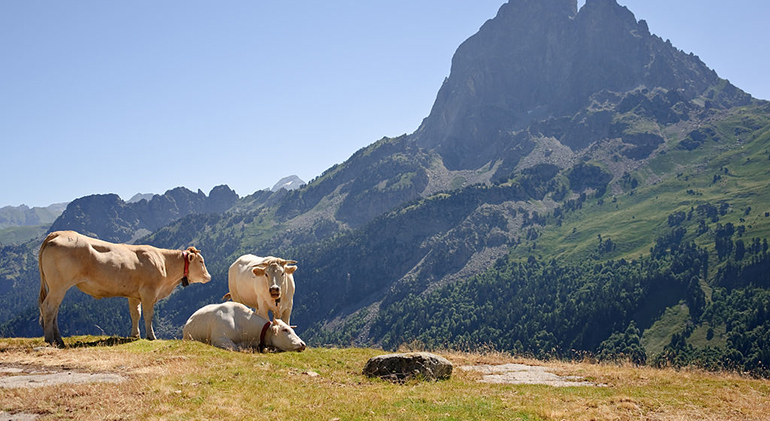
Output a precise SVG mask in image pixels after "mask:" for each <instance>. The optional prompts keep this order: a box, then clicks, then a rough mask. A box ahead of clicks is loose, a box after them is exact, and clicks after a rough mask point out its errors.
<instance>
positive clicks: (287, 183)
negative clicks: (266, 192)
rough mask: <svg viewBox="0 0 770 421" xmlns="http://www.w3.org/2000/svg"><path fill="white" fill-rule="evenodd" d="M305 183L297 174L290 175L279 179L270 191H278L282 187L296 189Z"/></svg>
mask: <svg viewBox="0 0 770 421" xmlns="http://www.w3.org/2000/svg"><path fill="white" fill-rule="evenodd" d="M303 184H305V182H304V181H302V179H301V178H299V177H297V176H296V175H290V176H288V177H284V178H282V179H280V180H278V182H277V183H275V185H274V186H273V188H272V189H270V191H273V192H276V191H278V190H281V189H286V190H294V189H298V188H300V187H301V186H302V185H303Z"/></svg>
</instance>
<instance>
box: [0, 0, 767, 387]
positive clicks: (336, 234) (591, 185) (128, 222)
mask: <svg viewBox="0 0 770 421" xmlns="http://www.w3.org/2000/svg"><path fill="white" fill-rule="evenodd" d="M769 151H770V103H768V102H765V101H760V100H757V99H754V98H752V97H751V95H749V94H748V93H745V92H743V91H742V90H740V89H739V88H737V87H735V86H733V85H732V84H730V83H729V82H728V81H726V80H724V79H721V78H719V76H718V75H717V73H716V72H714V71H713V70H711V69H709V68H708V67H707V66H706V65H705V64H704V63H703V62H702V61H701V60H700V59H699V58H698V57H697V56H695V55H693V54H686V53H684V52H682V51H680V50H678V49H677V48H675V47H674V46H672V45H671V44H670V43H669V42H667V41H663V40H662V39H661V38H659V37H657V36H655V35H653V34H651V33H650V32H649V29H648V27H647V24H646V23H645V22H644V21H637V20H636V19H635V17H634V15H633V13H632V12H631V11H629V10H628V9H627V8H625V7H622V6H620V5H618V4H617V3H616V1H615V0H587V2H586V4H585V5H584V6H583V7H582V8H581V9H580V10H579V11H578V9H577V2H576V1H575V0H511V1H509V2H508V3H506V4H504V5H503V6H502V7H501V8H500V10H499V12H498V14H497V16H496V17H495V18H494V19H491V20H489V21H487V22H486V23H485V24H484V25H483V26H482V27H481V29H480V30H479V32H478V33H477V34H475V35H474V36H472V37H471V38H469V39H468V40H467V41H466V42H464V43H463V44H462V45H461V46H460V47H459V48H458V50H457V52H456V53H455V56H454V57H453V60H452V69H451V73H450V76H449V77H448V78H447V79H446V80H445V81H444V83H443V85H442V87H441V89H440V90H439V92H438V95H437V98H436V102H435V103H434V106H433V108H432V110H431V112H430V115H429V116H428V117H427V118H425V120H424V121H423V122H422V124H421V125H420V127H419V128H418V129H417V130H416V131H415V132H414V133H413V134H411V135H405V136H401V137H398V138H383V139H381V140H379V141H377V142H375V143H373V144H371V145H369V146H367V147H365V148H362V149H361V150H359V151H358V152H356V153H355V154H353V155H352V156H351V157H350V158H349V159H348V160H347V161H345V162H344V163H342V164H339V165H335V166H334V167H332V168H329V169H328V170H327V171H325V172H324V173H323V174H322V175H321V176H319V177H317V178H316V179H314V180H312V181H311V182H309V183H308V184H307V185H304V186H302V187H300V188H298V189H294V190H288V189H280V188H279V189H274V190H273V191H267V190H264V191H259V192H256V193H254V194H252V195H250V196H246V197H242V198H239V197H237V195H235V193H234V192H232V191H231V190H229V188H226V187H225V186H220V187H218V188H216V189H215V190H216V192H215V191H214V190H212V192H211V193H210V194H209V196H208V197H206V195H205V194H203V193H202V192H198V193H197V194H195V193H192V192H189V191H185V190H184V189H179V190H178V191H170V192H167V193H166V194H165V195H163V196H155V197H153V198H152V199H151V200H149V201H140V202H137V203H134V204H126V203H123V202H122V201H121V200H120V199H119V198H117V197H110V196H100V197H93V196H92V197H88V198H82V199H78V200H76V201H74V202H72V203H71V204H70V206H69V207H68V208H67V210H66V211H65V212H64V213H63V214H62V216H61V217H60V218H59V219H57V221H56V222H54V224H53V226H52V227H51V229H65V228H67V229H77V230H80V231H83V232H86V233H91V234H93V235H97V236H100V237H101V238H105V239H113V240H120V239H128V240H131V241H133V240H136V241H137V242H141V243H148V244H154V245H156V246H160V247H168V248H182V247H186V246H189V245H195V246H196V247H199V248H202V249H203V250H204V255H205V256H206V261H207V265H208V267H209V271H210V272H211V273H212V275H213V278H214V281H213V282H210V283H209V284H206V285H203V286H194V287H191V288H187V289H185V290H180V291H178V292H177V293H175V294H172V296H171V297H169V299H168V300H164V301H163V302H161V303H159V304H158V309H157V311H156V317H158V325H159V328H158V329H156V334H160V335H161V336H164V337H175V336H178V334H179V327H180V326H181V324H182V323H184V321H185V320H186V319H187V317H189V315H190V314H192V312H193V311H194V310H196V309H197V308H198V307H200V306H201V305H203V304H207V303H212V302H218V301H219V300H220V297H221V296H222V295H223V294H224V293H225V292H227V282H226V279H227V275H226V272H227V267H228V266H229V265H230V263H232V261H234V260H235V258H237V257H238V256H239V255H241V254H244V253H255V254H259V255H268V254H270V255H275V256H282V257H285V258H290V259H294V260H297V261H299V264H298V267H299V269H298V271H297V273H296V274H295V279H296V282H297V291H296V295H295V307H294V309H295V310H294V313H293V315H292V321H293V322H297V323H298V325H299V326H300V327H299V332H300V334H301V335H302V336H304V337H305V339H306V340H307V341H309V343H312V344H316V345H319V344H335V345H350V344H357V345H366V346H382V347H385V348H388V349H392V348H397V347H398V346H399V345H401V344H404V343H409V344H412V345H414V346H424V347H429V348H432V347H449V348H463V349H478V348H479V347H487V348H489V349H497V350H501V351H507V352H520V353H527V354H533V355H557V356H570V355H573V353H577V354H579V355H583V354H581V353H591V354H592V355H597V356H601V358H608V359H612V358H625V357H629V358H633V360H634V361H636V362H645V361H646V362H651V363H654V364H680V363H681V364H690V363H692V364H698V365H701V366H707V367H714V366H720V367H728V368H736V369H739V370H742V371H751V372H753V373H756V374H759V375H768V374H770V373H767V372H766V370H767V369H766V368H763V367H764V366H763V365H762V363H761V361H768V360H770V355H767V354H768V352H770V351H768V349H770V347H767V346H766V344H764V343H763V342H762V341H763V340H764V339H762V338H766V337H767V336H766V335H767V334H770V313H767V312H765V313H761V314H758V313H756V312H752V311H753V310H751V309H752V308H759V307H761V308H768V306H769V305H770V278H768V274H770V270H768V269H770V254H768V247H767V237H770V189H769V188H768V187H770V186H768V181H767V180H768V178H767V166H768V161H769V160H770V152H769ZM282 182H283V180H282ZM282 182H279V184H278V185H282ZM299 184H304V183H299ZM278 185H277V186H278ZM215 197H216V198H215ZM161 205H162V206H161ZM143 234H148V235H147V236H144V237H141V238H140V236H141V235H143ZM122 241H127V240H122ZM37 246H38V244H36V243H34V242H33V243H29V244H27V245H24V246H19V247H16V248H9V247H6V248H3V249H2V253H0V264H2V267H3V268H5V272H4V273H3V274H0V291H1V290H2V288H6V291H9V294H8V295H7V297H9V298H8V299H6V300H4V301H0V303H2V304H3V305H0V308H6V309H7V310H5V312H6V313H5V316H4V314H3V313H2V312H1V311H0V326H2V328H1V330H0V331H1V332H5V334H10V335H40V334H41V333H40V332H41V331H40V328H39V327H38V326H37V325H36V324H35V323H36V320H37V316H36V311H37V310H36V309H35V307H34V305H35V302H34V298H35V296H36V295H35V294H36V288H38V284H37V282H38V281H37V275H36V267H35V266H34V256H35V254H34V253H36V247H37ZM3 285H5V287H3ZM20 303H25V304H20ZM123 307H125V300H118V301H105V300H100V301H96V300H91V299H90V298H84V297H82V294H80V295H77V294H73V298H72V299H71V301H69V302H65V304H64V305H63V306H62V310H61V311H62V313H61V315H60V321H61V322H60V324H61V325H62V330H63V332H65V335H67V334H74V333H76V332H96V333H99V332H98V330H97V329H95V328H94V325H95V324H96V323H97V322H96V321H94V320H95V319H94V317H92V316H91V315H93V314H99V315H101V316H100V317H106V318H108V319H109V320H108V321H102V322H101V324H99V327H100V328H101V329H104V330H105V332H109V333H119V334H125V332H127V330H128V329H127V326H128V312H127V311H126V310H125V309H124V308H123ZM4 321H5V324H2V323H3V322H4ZM105 326H107V327H105ZM763 370H764V371H763Z"/></svg>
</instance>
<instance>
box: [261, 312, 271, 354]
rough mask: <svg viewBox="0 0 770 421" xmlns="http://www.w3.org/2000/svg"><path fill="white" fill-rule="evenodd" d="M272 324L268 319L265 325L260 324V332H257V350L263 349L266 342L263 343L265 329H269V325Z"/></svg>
mask: <svg viewBox="0 0 770 421" xmlns="http://www.w3.org/2000/svg"><path fill="white" fill-rule="evenodd" d="M272 324H273V322H271V321H270V320H268V321H267V323H265V325H264V326H262V333H260V334H259V352H262V351H264V350H265V347H266V346H267V344H266V343H265V335H266V334H267V329H269V328H270V325H272Z"/></svg>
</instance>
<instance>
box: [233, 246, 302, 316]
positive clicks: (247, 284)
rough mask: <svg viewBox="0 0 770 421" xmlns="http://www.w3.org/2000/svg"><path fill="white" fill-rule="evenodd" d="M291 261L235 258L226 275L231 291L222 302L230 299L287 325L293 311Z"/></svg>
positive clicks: (294, 268) (295, 268)
mask: <svg viewBox="0 0 770 421" xmlns="http://www.w3.org/2000/svg"><path fill="white" fill-rule="evenodd" d="M296 263H297V262H295V261H294V260H285V259H281V258H278V257H272V256H268V257H258V256H254V255H253V254H246V255H243V256H241V257H239V258H238V260H236V261H235V262H234V263H233V264H232V265H230V269H229V270H228V272H227V283H228V286H229V288H230V292H228V293H227V294H226V295H225V296H224V297H223V299H225V300H226V299H228V298H231V299H232V300H233V301H235V302H238V303H243V304H246V305H247V306H250V307H254V308H255V309H256V310H257V313H259V315H260V316H262V317H264V318H266V319H267V318H268V311H272V312H273V319H281V320H283V321H284V322H285V323H286V324H289V323H290V319H291V310H292V307H294V275H292V274H293V273H294V271H295V270H297V266H292V265H293V264H296Z"/></svg>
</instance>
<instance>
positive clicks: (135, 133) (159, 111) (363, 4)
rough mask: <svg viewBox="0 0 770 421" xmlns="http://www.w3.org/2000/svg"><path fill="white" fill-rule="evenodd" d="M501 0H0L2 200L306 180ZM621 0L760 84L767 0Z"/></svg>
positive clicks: (364, 136)
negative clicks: (293, 176)
mask: <svg viewBox="0 0 770 421" xmlns="http://www.w3.org/2000/svg"><path fill="white" fill-rule="evenodd" d="M503 3H504V1H503V0H440V1H439V0H418V1H415V0H409V1H404V0H388V1H380V0H371V1H360V0H327V1H324V2H286V1H255V0H229V1H217V2H215V1H202V0H184V1H182V0H164V1H148V0H135V1H104V0H74V1H42V0H23V1H13V0H0V57H2V65H0V142H2V143H0V151H1V152H0V156H2V158H0V180H2V181H1V182H0V183H2V184H0V187H1V188H0V206H5V205H13V206H17V205H19V204H22V203H23V204H27V205H29V206H46V205H49V204H51V203H57V202H66V201H70V200H72V199H75V198H77V197H81V196H85V195H89V194H95V193H117V194H119V195H120V196H121V197H123V198H124V199H128V198H130V197H131V196H132V195H133V194H135V193H138V192H142V193H163V192H164V191H166V190H168V189H171V188H174V187H177V186H185V187H187V188H189V189H191V190H193V191H195V190H197V189H201V190H203V191H204V192H205V193H207V194H208V192H209V191H210V190H211V188H212V187H214V186H216V185H219V184H227V185H229V186H230V187H231V188H233V189H234V190H235V191H236V192H238V194H239V195H241V196H246V195H248V194H251V193H253V192H255V191H256V190H259V189H263V188H269V187H271V186H272V185H273V184H274V183H275V182H276V181H278V179H280V178H281V177H283V176H286V175H290V174H297V175H298V176H299V177H300V178H302V179H303V180H305V181H310V180H311V179H312V178H314V177H316V176H318V175H320V174H321V173H322V172H323V171H324V170H326V169H327V168H329V167H331V166H332V165H334V164H337V163H341V162H343V161H344V160H346V159H347V158H348V157H349V156H350V155H351V154H353V153H354V152H355V151H356V150H358V149H360V148H362V147H364V146H366V145H369V144H371V143H372V142H374V141H376V140H378V139H380V138H382V137H383V136H398V135H401V134H404V133H412V132H413V131H414V130H416V129H417V127H418V126H419V124H420V122H421V121H422V119H423V118H424V117H426V116H427V115H428V113H429V112H430V107H431V106H432V104H433V101H434V99H435V97H436V93H437V92H438V89H439V87H440V85H441V83H442V81H443V79H444V77H446V76H448V75H449V69H450V63H451V58H452V55H453V54H454V51H455V49H456V48H457V46H459V45H460V43H461V42H462V41H464V40H465V39H466V38H468V37H469V36H471V35H472V34H474V33H475V32H476V31H477V30H478V28H479V27H480V26H481V25H482V24H483V23H484V22H485V21H486V20H487V19H490V18H492V17H494V16H495V14H496V13H497V10H498V8H499V7H500V6H501V5H502V4H503ZM583 3H584V1H581V2H580V5H582V4H583ZM619 3H620V4H622V5H626V6H628V7H629V9H631V11H633V12H634V14H635V15H636V18H637V19H645V20H647V22H648V25H649V27H650V30H651V31H652V32H653V33H656V34H657V35H659V36H661V37H662V38H663V39H670V40H671V42H672V43H673V44H674V45H675V46H677V47H678V48H680V49H682V50H684V51H686V52H694V53H695V54H697V55H698V56H700V58H701V59H702V60H703V61H704V62H705V63H706V64H707V65H708V66H709V67H711V68H713V69H715V70H716V71H717V72H718V73H719V75H720V76H722V77H724V78H727V79H729V80H730V81H731V82H733V83H734V84H735V85H737V86H738V87H740V88H742V89H744V90H746V91H747V92H749V93H751V94H753V95H754V96H756V97H759V98H763V99H768V98H770V80H768V79H769V78H768V77H767V74H768V69H770V58H769V56H770V54H768V52H769V51H768V50H769V49H770V48H769V47H768V45H770V44H768V35H767V30H766V24H767V20H768V17H770V2H767V1H766V0H752V1H749V0H734V1H731V2H726V1H714V0H619Z"/></svg>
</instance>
